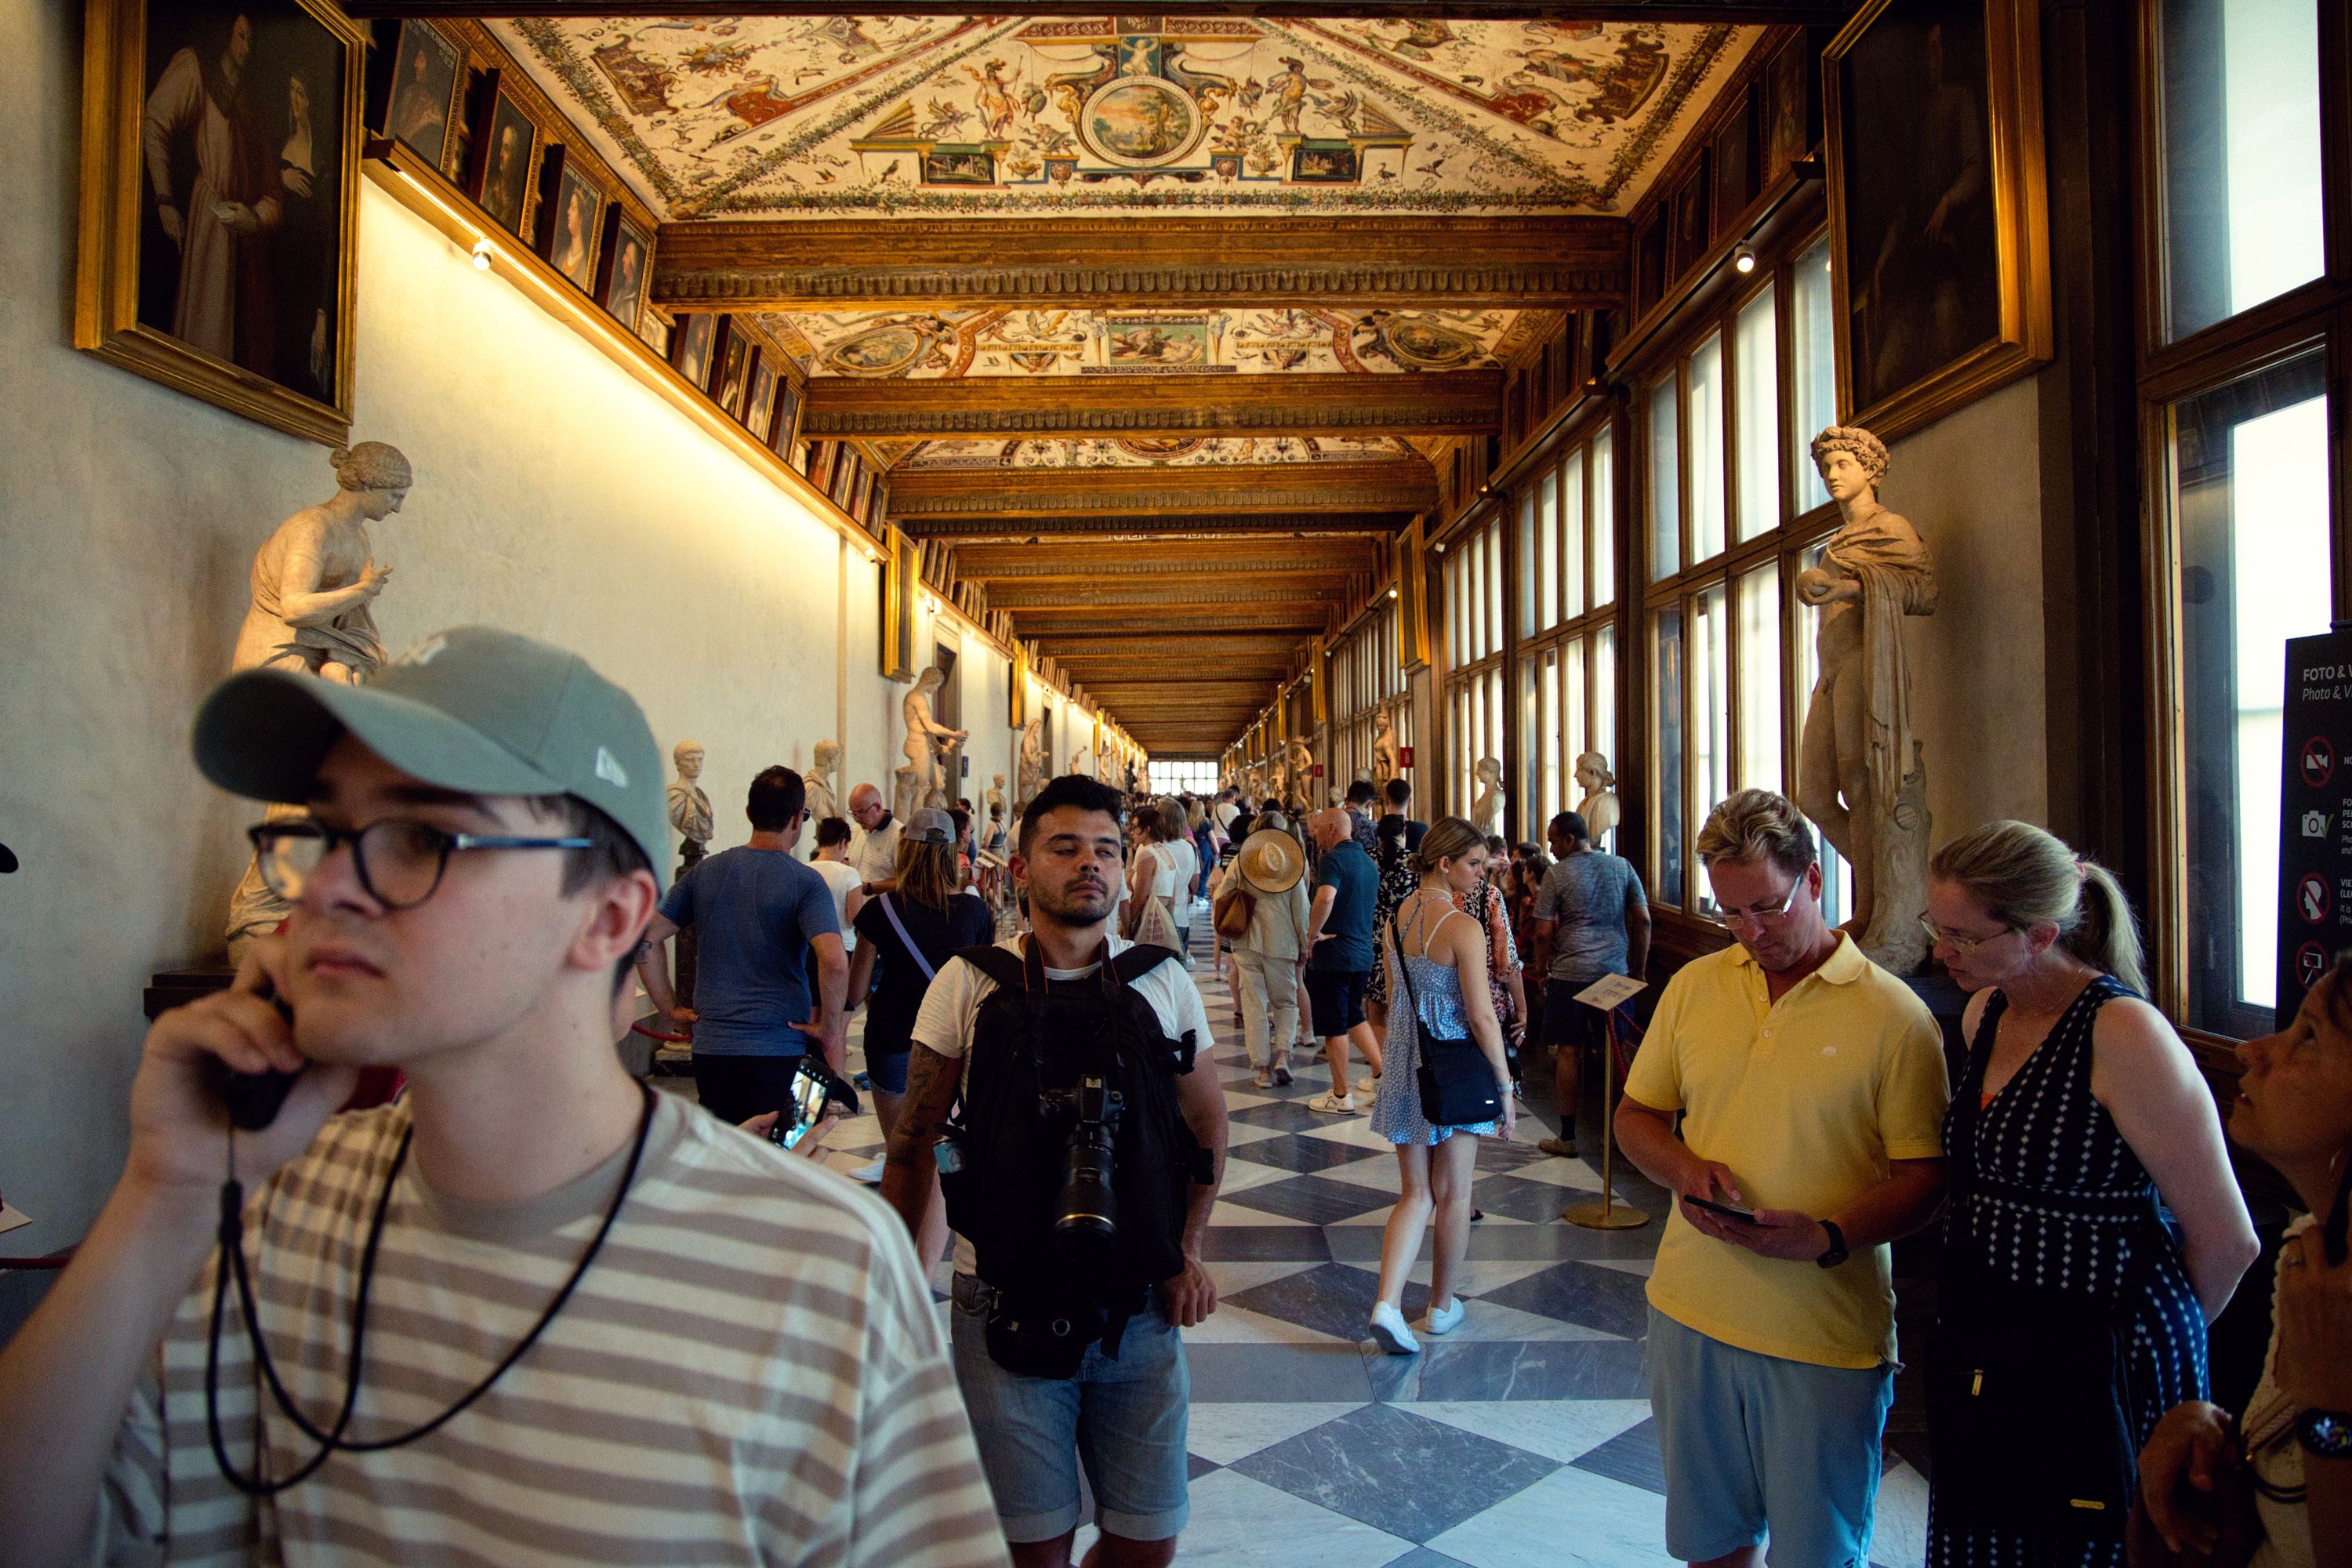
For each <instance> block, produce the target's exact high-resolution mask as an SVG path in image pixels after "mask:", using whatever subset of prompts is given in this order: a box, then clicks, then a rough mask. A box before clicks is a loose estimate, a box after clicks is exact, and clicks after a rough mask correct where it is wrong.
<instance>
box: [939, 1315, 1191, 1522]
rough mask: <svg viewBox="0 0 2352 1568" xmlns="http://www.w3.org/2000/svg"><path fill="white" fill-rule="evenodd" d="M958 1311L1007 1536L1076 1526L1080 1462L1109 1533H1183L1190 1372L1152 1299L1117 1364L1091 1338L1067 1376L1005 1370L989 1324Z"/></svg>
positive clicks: (987, 1465) (961, 1374)
mask: <svg viewBox="0 0 2352 1568" xmlns="http://www.w3.org/2000/svg"><path fill="white" fill-rule="evenodd" d="M953 1316H954V1326H953V1329H952V1331H951V1333H950V1339H951V1341H952V1343H953V1352H954V1358H955V1373H956V1382H957V1384H960V1385H961V1387H962V1389H963V1403H964V1408H965V1410H967V1411H968V1412H970V1414H971V1426H972V1435H973V1436H975V1437H977V1438H978V1439H979V1440H980V1465H981V1468H982V1471H984V1472H985V1473H986V1474H987V1476H988V1489H989V1491H990V1492H991V1493H992V1494H993V1495H994V1497H995V1499H996V1517H997V1521H998V1522H999V1523H1000V1524H1002V1525H1003V1527H1004V1538H1005V1540H1007V1541H1009V1542H1013V1544H1015V1545H1019V1544H1021V1543H1022V1542H1031V1541H1053V1540H1055V1539H1057V1538H1058V1537H1060V1536H1062V1535H1064V1534H1066V1533H1067V1532H1068V1531H1072V1530H1074V1529H1076V1527H1077V1525H1078V1510H1079V1502H1078V1466H1079V1465H1080V1464H1081V1463H1083V1464H1084V1465H1085V1466H1086V1468H1087V1486H1088V1487H1090V1488H1092V1489H1093V1490H1094V1496H1095V1522H1097V1524H1099V1525H1101V1526H1102V1528H1103V1529H1104V1530H1105V1531H1108V1532H1109V1533H1111V1534H1113V1535H1120V1536H1125V1537H1126V1538H1127V1539H1128V1540H1129V1541H1165V1540H1167V1539H1168V1538H1169V1537H1171V1536H1172V1535H1176V1534H1178V1533H1180V1532H1181V1531H1182V1530H1183V1528H1184V1521H1185V1518H1186V1516H1187V1514H1188V1512H1189V1511H1190V1509H1191V1504H1190V1502H1189V1501H1188V1500H1187V1492H1188V1488H1189V1484H1190V1483H1189V1479H1188V1477H1189V1473H1190V1468H1191V1467H1190V1462H1189V1461H1188V1460H1187V1459H1186V1458H1185V1457H1184V1433H1185V1417H1186V1415H1187V1413H1188V1412H1189V1410H1190V1408H1191V1406H1192V1373H1191V1372H1190V1370H1189V1369H1188V1368H1187V1367H1186V1366H1185V1364H1184V1342H1183V1340H1182V1338H1181V1336H1180V1335H1179V1333H1178V1331H1177V1330H1176V1327H1175V1325H1174V1324H1172V1323H1171V1322H1170V1321H1168V1320H1167V1319H1166V1318H1165V1317H1163V1316H1162V1315H1161V1314H1160V1310H1159V1309H1158V1308H1157V1307H1156V1306H1155V1307H1153V1308H1152V1309H1151V1310H1149V1311H1145V1312H1142V1313H1139V1314H1138V1315H1137V1316H1136V1317H1135V1318H1133V1319H1131V1320H1130V1321H1129V1323H1128V1325H1127V1333H1126V1335H1125V1336H1124V1337H1123V1338H1122V1339H1121V1340H1120V1341H1119V1345H1118V1360H1116V1361H1114V1360H1112V1359H1111V1358H1110V1357H1108V1356H1107V1355H1105V1354H1103V1352H1102V1347H1101V1346H1100V1345H1096V1346H1094V1347H1092V1348H1090V1349H1089V1350H1087V1354H1086V1359H1085V1360H1084V1361H1083V1362H1081V1363H1079V1365H1078V1374H1077V1375H1076V1377H1066V1378H1063V1377H1023V1376H1021V1375H1019V1374H1018V1373H1010V1372H1007V1371H1005V1370H1004V1369H1003V1367H1001V1366H999V1365H997V1364H996V1363H995V1362H994V1361H993V1360H992V1359H991V1357H990V1356H989V1353H988V1325H987V1321H986V1320H985V1319H983V1318H982V1316H981V1315H980V1314H979V1313H977V1312H974V1311H971V1310H967V1309H965V1308H963V1307H961V1306H958V1307H957V1308H956V1309H955V1310H954V1315H953Z"/></svg>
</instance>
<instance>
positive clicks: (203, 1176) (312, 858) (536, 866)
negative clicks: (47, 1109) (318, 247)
mask: <svg viewBox="0 0 2352 1568" xmlns="http://www.w3.org/2000/svg"><path fill="white" fill-rule="evenodd" d="M195 750H196V757H197V761H198V763H199V765H200V766H201V767H202V769H203V770H204V772H205V774H206V775H207V776H208V777H209V778H211V779H212V780H213V781H214V782H215V783H216V784H221V785H222V786H223V787H226V788H228V789H231V790H234V791H236V793H238V794H241V795H247V796H249V797H251V798H254V799H257V800H268V801H283V802H289V803H300V804H304V805H307V806H308V807H309V816H307V817H306V818H299V819H290V820H286V821H277V822H271V823H269V824H267V825H265V826H264V827H262V828H260V829H258V830H257V833H256V839H257V843H256V849H257V857H258V860H259V864H260V865H261V867H262V869H263V873H264V875H265V876H266V877H267V878H268V879H269V881H270V882H271V884H272V885H273V887H274V889H276V890H277V891H278V892H279V893H280V894H281V895H282V896H284V897H287V898H288V899H289V900H291V901H292V903H293V912H292V914H291V915H290V916H289V919H288V921H287V923H286V928H285V930H284V931H283V932H282V933H281V934H278V935H275V936H269V937H264V938H261V939H259V940H258V941H257V942H255V943H254V944H253V947H252V950H251V951H250V952H249V953H248V954H247V959H246V963H245V966H244V968H243V969H242V970H241V971H240V972H239V973H238V976H237V979H236V984H234V985H233V986H232V987H231V988H230V989H229V990H227V991H226V992H222V993H219V994H215V995H212V996H208V997H205V998H204V999H202V1000H200V1001H197V1002H194V1003H191V1004H189V1005H186V1006H184V1007H180V1008H177V1009H174V1010H173V1011H172V1012H169V1013H166V1014H164V1015H163V1016H162V1017H160V1018H158V1019H157V1020H156V1021H155V1023H154V1025H153V1026H152V1028H150V1029H149V1031H148V1035H147V1042H146V1047H145V1051H144V1055H143V1058H142V1061H141V1063H140V1067H139V1071H138V1076H137V1078H136V1079H135V1080H134V1081H133V1083H132V1085H131V1106H130V1144H131V1148H130V1157H129V1159H128V1161H127V1163H125V1166H124V1169H123V1173H122V1176H121V1181H120V1182H119V1183H118V1184H117V1185H116V1187H115V1190H114V1193H113V1194H112V1196H111V1197H110V1199H109V1201H108V1203H107V1205H106V1207H105V1209H104V1211H103V1212H102V1213H101V1214H100V1217H99V1219H98V1221H97V1223H96V1224H95V1225H94V1226H92V1227H91V1230H90V1232H89V1236H88V1237H87V1238H86V1239H85V1240H84V1242H83V1244H82V1246H81V1247H79V1249H78V1251H77V1253H76V1256H75V1258H74V1260H73V1262H72V1264H71V1265H70V1266H69V1267H68V1268H67V1269H66V1270H65V1271H64V1272H63V1273H62V1274H61V1275H60V1276H59V1277H58V1280H57V1283H56V1284H55V1286H54V1287H53V1288H52V1289H50V1291H49V1293H48V1295H47V1299H46V1300H44V1301H43V1302H42V1304H41V1305H40V1307H39V1308H38V1309H37V1310H36V1311H35V1312H34V1314H33V1316H32V1317H31V1319H30V1320H29V1321H27V1322H26V1325H25V1327H24V1328H23V1329H22V1330H21V1331H18V1333H17V1334H16V1338H15V1339H14V1340H13V1341H12V1342H10V1343H9V1344H8V1346H7V1347H6V1349H5V1351H0V1474H5V1476H6V1477H7V1485H6V1487H5V1489H0V1540H5V1541H6V1542H7V1543H8V1552H9V1561H10V1562H11V1563H26V1564H46V1563H68V1562H71V1563H82V1562H100V1561H102V1562H109V1563H116V1562H123V1563H128V1562H160V1561H162V1560H163V1559H165V1558H166V1557H168V1558H169V1560H170V1561H172V1562H173V1563H203V1564H217V1565H219V1568H227V1565H229V1564H232V1563H249V1562H255V1561H268V1562H294V1563H324V1562H330V1561H331V1562H333V1563H337V1564H339V1565H340V1564H363V1565H364V1564H386V1565H389V1564H394V1563H418V1562H425V1561H434V1562H471V1563H499V1564H502V1565H505V1564H518V1565H537V1564H550V1565H552V1564H556V1563H648V1562H661V1563H687V1562H694V1563H762V1562H807V1561H815V1560H822V1561H827V1562H837V1563H861V1564H885V1563H887V1564H891V1565H893V1568H898V1565H902V1564H909V1563H921V1564H926V1565H936V1568H950V1565H953V1568H962V1565H966V1564H1001V1563H1003V1561H1004V1551H1003V1542H1002V1541H1001V1539H1000V1537H999V1536H998V1533H997V1531H996V1529H995V1525H994V1521H993V1519H992V1517H991V1511H990V1508H989V1499H988V1493H987V1490H986V1488H985V1485H984V1483H983V1481H982V1478H981V1474H980V1471H979V1468H978V1465H977V1458H976V1455H975V1453H974V1450H973V1447H972V1441H971V1433H970V1429H969V1427H968V1426H967V1424H966V1419H965V1416H964V1414H963V1410H962V1406H961V1402H960V1401H959V1399H958V1398H957V1395H956V1389H955V1385H954V1383H953V1379H952V1374H951V1373H950V1370H949V1366H948V1362H947V1357H946V1354H945V1350H944V1347H943V1345H942V1343H941V1342H940V1331H939V1328H938V1322H937V1319H936V1317H935V1316H934V1314H933V1311H932V1308H931V1303H930V1300H929V1293H928V1291H927V1290H926V1289H924V1286H923V1280H922V1278H921V1275H920V1273H919V1271H918V1269H917V1268H916V1267H915V1262H914V1258H913V1257H912V1255H911V1253H910V1252H909V1251H908V1247H907V1244H906V1241H905V1237H904V1233H903V1232H902V1231H901V1230H900V1229H899V1228H898V1226H897V1225H896V1224H895V1222H894V1220H893V1218H892V1216H891V1215H889V1213H888V1212H887V1210H885V1209H884V1208H882V1207H881V1206H880V1205H877V1204H876V1203H874V1202H873V1201H871V1200H870V1199H868V1198H866V1197H865V1196H863V1195H862V1194H858V1193H857V1192H856V1189H854V1188H852V1187H849V1186H848V1185H846V1184H843V1183H841V1182H838V1181H835V1180H834V1179H833V1178H831V1177H829V1176H827V1175H824V1174H822V1173H818V1172H816V1171H815V1170H814V1169H813V1168H812V1167H811V1166H810V1164H809V1163H807V1162H805V1161H800V1160H795V1159H792V1158H789V1157H787V1156H785V1155H784V1154H783V1153H782V1152H780V1151H778V1150H775V1149H773V1148H771V1147H768V1146H765V1145H763V1144H761V1143H760V1142H757V1141H755V1140H753V1139H751V1138H748V1137H745V1136H744V1135H743V1134H742V1133H740V1132H738V1131H735V1130H733V1129H731V1128H729V1127H725V1126H722V1125H721V1124H720V1123H719V1122H718V1121H714V1120H712V1119H711V1118H710V1117H709V1116H707V1115H704V1114H703V1113H701V1112H699V1111H697V1110H694V1109H693V1108H691V1107H689V1106H688V1105H686V1104H685V1103H684V1102H683V1101H681V1100H677V1099H676V1098H674V1097H671V1096H667V1095H656V1094H655V1093H653V1092H652V1091H651V1090H649V1089H646V1088H645V1087H643V1086H641V1085H639V1084H636V1083H634V1082H632V1081H631V1080H630V1079H629V1078H628V1077H627V1076H626V1074H625V1072H624V1071H623V1070H622V1068H621V1067H620V1064H619V1059H618V1057H617V1054H616V1053H615V1052H614V1048H613V1019H614V1001H615V996H616V992H617V990H618V987H619V985H620V984H622V982H623V981H625V978H626V976H627V973H628V966H629V963H630V960H631V958H632V955H633V954H634V953H635V950H636V946H637V942H638V938H639V936H640V933H641V932H642V930H643V928H644V926H645V924H646V921H647V919H648V918H649V917H650V916H651V914H652V912H653V908H654V904H655V900H656V898H657V897H658V896H659V893H660V871H659V869H658V868H659V867H660V864H661V862H662V860H663V859H664V858H665V856H664V851H665V849H666V848H667V843H666V838H665V829H666V821H667V818H666V814H665V811H664V801H663V786H662V780H661V766H660V755H659V753H658V752H657V751H656V749H655V746H654V742H653V736H652V734H651V732H650V731H648V730H647V728H646V721H645V718H644V716H643V715H642V714H641V713H640V712H639V711H638V710H637V707H636V704H635V702H633V701H632V700H630V699H629V697H628V696H627V694H626V693H625V692H623V691H621V690H620V689H618V688H617V687H614V686H613V685H611V684H610V683H609V682H607V681H605V680H604V679H602V678H601V677H599V676H598V675H597V674H596V673H595V672H594V671H593V670H592V669H590V668H588V666H587V665H586V664H585V663H583V661H582V660H580V659H579V658H575V657H573V656H572V655H569V654H566V653H563V652H562V651H561V650H558V649H555V648H552V647H547V646H545V645H543V644H540V643H535V642H532V641H530V640H529V639H527V638H523V637H515V636H512V635H510V634H508V633H503V632H497V631H491V630H488V629H487V628H482V627H467V628H462V629H459V630H456V631H451V632H447V633H445V634H442V635H441V636H439V637H433V638H430V639H428V640H427V641H426V642H425V643H424V644H423V645H421V646H420V647H417V648H415V649H413V650H411V651H410V652H409V653H407V654H405V655H404V656H403V657H402V658H401V659H400V660H398V661H396V662H395V663H394V665H393V666H392V667H391V668H388V669H386V670H385V671H384V673H383V677H382V678H381V679H379V680H378V681H376V682H375V683H374V684H372V685H369V686H365V687H343V686H337V685H332V684H330V683H328V682H325V681H321V680H319V679H315V678H312V677H310V676H305V675H296V674H290V673H288V672H285V671H278V670H268V669H256V670H248V671H246V672H244V673H243V674H240V675H237V676H236V677H233V678H232V679H230V680H229V681H228V682H226V684H225V685H224V686H222V687H221V688H220V689H217V690H216V691H215V693H214V694H213V696H212V697H211V699H210V700H207V702H206V703H205V707H204V709H203V710H202V712H201V713H200V714H199V716H198V719H197V722H196V730H195ZM363 1065H387V1066H396V1067H399V1068H402V1069H404V1071H405V1073H406V1074H407V1079H408V1085H409V1087H408V1091H407V1093H406V1094H405V1095H404V1097H403V1098H402V1099H400V1100H397V1101H395V1102H394V1103H393V1104H391V1105H389V1106H384V1107H382V1108H379V1109H377V1110H368V1111H362V1112H357V1113H353V1114H349V1115H342V1116H335V1117H332V1118H330V1117H329V1115H328V1112H329V1111H330V1110H332V1109H333V1107H334V1106H335V1105H337V1104H338V1103H340V1102H341V1100H342V1099H343V1098H344V1096H345V1095H346V1094H347V1093H348V1092H349V1090H350V1089H351V1086H352V1081H353V1079H354V1078H355V1077H356V1076H357V1072H358V1069H359V1068H360V1067H362V1066H363ZM225 1069H235V1070H236V1071H238V1072H243V1073H258V1072H262V1071H265V1070H275V1071H278V1072H283V1073H299V1077H298V1078H296V1079H294V1081H293V1083H292V1087H291V1091H290V1093H289V1094H288V1095H287V1096H286V1098H285V1100H284V1103H283V1105H282V1107H279V1108H278V1109H277V1110H276V1114H275V1118H274V1120H270V1119H269V1118H268V1115H267V1113H266V1107H265V1109H264V1113H263V1114H262V1115H259V1116H253V1115H247V1116H245V1117H244V1118H243V1120H244V1121H245V1122H246V1124H247V1125H253V1124H254V1123H255V1122H256V1121H261V1122H264V1123H266V1125H265V1126H264V1129H263V1130H262V1131H251V1132H247V1131H238V1132H232V1131H230V1127H229V1122H228V1120H227V1117H226V1113H225V1109H224V1107H225V1103H226V1102H225V1100H224V1094H223V1086H224V1083H225V1082H226V1078H225ZM225 1170H226V1171H227V1172H229V1173H231V1174H232V1176H233V1178H234V1181H236V1182H241V1183H243V1184H245V1186H244V1193H245V1194H246V1195H245V1197H244V1200H243V1201H242V1203H240V1202H239V1201H237V1194H236V1189H235V1188H234V1187H233V1186H231V1185H227V1184H224V1183H223V1180H222V1177H223V1173H224V1171H225ZM222 1215H227V1216H228V1223H226V1224H224V1223H223V1222H222V1221H221V1217H220V1216H222ZM216 1226H219V1228H218V1229H216V1228H215V1227H216ZM215 1237H220V1238H221V1239H222V1240H224V1241H226V1242H229V1243H233V1244H234V1246H235V1251H234V1253H233V1254H232V1253H230V1252H229V1251H228V1250H227V1249H226V1247H225V1248H224V1249H223V1251H222V1252H221V1253H219V1254H215V1252H214V1246H215ZM228 1257H234V1258H236V1260H237V1265H236V1267H235V1268H226V1270H224V1268H223V1265H222V1262H221V1259H222V1258H228ZM224 1272H225V1273H226V1275H227V1277H228V1278H227V1279H222V1275H223V1274H224ZM216 1284H217V1285H218V1287H219V1289H218V1292H217V1293H216V1291H215V1286H216ZM215 1331H217V1334H215ZM257 1341H258V1342H259V1344H260V1345H263V1346H266V1347H267V1349H268V1357H267V1360H266V1361H264V1360H262V1359H261V1358H259V1357H258V1356H257V1353H256V1342H257ZM208 1358H216V1361H215V1365H214V1366H213V1367H211V1368H208V1365H207V1363H208Z"/></svg>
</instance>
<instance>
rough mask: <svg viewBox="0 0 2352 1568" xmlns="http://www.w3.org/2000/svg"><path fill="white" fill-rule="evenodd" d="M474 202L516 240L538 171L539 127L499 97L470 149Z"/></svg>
mask: <svg viewBox="0 0 2352 1568" xmlns="http://www.w3.org/2000/svg"><path fill="white" fill-rule="evenodd" d="M474 161H475V163H476V165H477V167H476V168H475V171H474V189H473V197H474V200H475V201H477V202H478V203H479V204H480V205H481V208H482V210H483V211H484V212H486V213H488V214H489V215H490V221H491V222H493V223H495V224H497V225H498V226H499V227H500V228H503V229H505V230H506V231H507V232H508V233H509V234H511V235H514V236H515V237H518V238H520V237H523V236H524V235H526V234H527V233H528V232H529V231H528V230H527V229H525V228H524V227H523V224H524V221H525V220H526V219H527V218H529V217H530V192H531V185H532V184H533V181H532V178H531V176H532V174H533V173H534V172H535V171H536V170H537V169H538V167H539V127H538V126H537V125H535V124H533V123H532V122H531V118H530V115H528V114H525V113H524V112H523V111H522V106H521V105H520V104H518V103H517V102H515V100H513V99H511V98H509V97H508V96H507V95H506V94H505V93H503V92H501V93H499V94H498V95H497V96H496V97H495V98H493V99H492V100H491V103H490V114H489V125H488V129H487V131H486V132H485V133H484V134H483V136H482V137H481V139H480V144H479V145H478V146H477V147H476V148H475V149H474Z"/></svg>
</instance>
